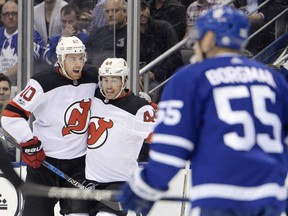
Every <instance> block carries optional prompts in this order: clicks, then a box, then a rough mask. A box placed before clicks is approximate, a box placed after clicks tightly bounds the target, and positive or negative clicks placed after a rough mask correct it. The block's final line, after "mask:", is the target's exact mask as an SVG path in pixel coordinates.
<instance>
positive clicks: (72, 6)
mask: <svg viewBox="0 0 288 216" xmlns="http://www.w3.org/2000/svg"><path fill="white" fill-rule="evenodd" d="M73 11H74V12H75V14H76V17H77V19H79V17H80V9H79V7H78V6H77V5H76V4H67V5H65V6H64V7H62V8H61V14H62V13H63V14H64V15H67V14H70V13H72V12H73Z"/></svg>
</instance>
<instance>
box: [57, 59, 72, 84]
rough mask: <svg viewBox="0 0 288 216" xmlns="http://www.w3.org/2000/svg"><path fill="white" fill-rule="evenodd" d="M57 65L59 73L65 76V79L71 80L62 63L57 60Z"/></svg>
mask: <svg viewBox="0 0 288 216" xmlns="http://www.w3.org/2000/svg"><path fill="white" fill-rule="evenodd" d="M58 66H59V67H60V68H61V71H60V73H61V74H62V75H63V76H65V77H66V78H67V79H70V80H73V79H72V78H71V77H70V76H69V75H68V74H67V73H66V70H65V69H64V65H63V63H59V62H58Z"/></svg>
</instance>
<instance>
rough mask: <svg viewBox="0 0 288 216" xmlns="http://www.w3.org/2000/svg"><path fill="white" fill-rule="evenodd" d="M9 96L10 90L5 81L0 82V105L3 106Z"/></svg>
mask: <svg viewBox="0 0 288 216" xmlns="http://www.w3.org/2000/svg"><path fill="white" fill-rule="evenodd" d="M10 94H11V89H10V87H9V83H8V82H7V81H0V105H1V106H3V104H4V103H5V102H6V101H7V100H8V99H9V97H10Z"/></svg>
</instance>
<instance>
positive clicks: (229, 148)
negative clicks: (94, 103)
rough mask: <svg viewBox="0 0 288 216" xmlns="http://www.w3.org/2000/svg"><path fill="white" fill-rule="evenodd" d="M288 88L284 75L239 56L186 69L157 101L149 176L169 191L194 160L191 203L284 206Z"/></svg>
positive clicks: (155, 185)
mask: <svg viewBox="0 0 288 216" xmlns="http://www.w3.org/2000/svg"><path fill="white" fill-rule="evenodd" d="M287 93H288V86H287V83H286V81H285V79H284V78H283V76H282V75H281V74H279V73H277V72H275V71H272V70H271V69H270V68H268V67H266V66H265V65H263V64H261V63H258V62H256V61H252V60H249V59H247V58H245V57H242V56H238V55H232V54H225V55H221V56H217V57H214V58H209V59H207V60H205V61H204V62H201V63H196V64H194V65H188V66H185V67H183V68H181V69H180V70H179V71H177V72H176V73H175V76H174V77H173V78H172V79H171V80H170V81H169V82H168V84H167V85H166V87H165V89H164V92H163V94H162V98H161V101H160V103H159V105H158V109H159V110H158V112H157V123H156V125H157V126H156V128H155V134H154V136H153V138H152V142H153V144H152V145H151V151H150V159H149V162H150V163H148V164H147V166H146V167H145V168H146V169H144V171H143V172H142V174H141V176H142V178H143V180H144V181H145V182H146V183H148V184H149V185H150V186H152V187H153V188H156V189H160V190H167V188H168V182H169V180H170V179H171V178H172V177H173V176H174V175H175V174H176V173H177V172H178V170H179V169H181V168H184V167H185V164H186V160H191V169H192V190H191V195H190V199H191V202H192V207H196V206H199V207H205V208H232V209H236V210H237V209H243V208H244V209H247V208H249V209H251V208H252V209H253V208H258V207H268V206H270V207H273V208H276V209H279V210H283V209H284V207H285V199H286V197H287V192H286V189H285V187H284V181H285V178H286V175H287V149H286V145H285V144H284V139H285V137H286V136H287V126H288V115H287V111H288V97H287Z"/></svg>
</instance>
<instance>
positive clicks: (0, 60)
mask: <svg viewBox="0 0 288 216" xmlns="http://www.w3.org/2000/svg"><path fill="white" fill-rule="evenodd" d="M1 19H2V22H3V26H2V27H1V28H0V73H4V74H5V75H6V76H8V77H9V79H10V81H11V83H12V85H15V84H16V81H17V62H18V57H17V52H18V46H17V44H18V5H17V3H16V2H14V1H7V2H6V3H5V4H4V5H3V7H2V13H1ZM42 48H43V41H42V38H41V36H40V34H39V33H38V32H37V31H35V30H34V50H33V51H34V59H35V60H38V59H40V55H41V50H42Z"/></svg>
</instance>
